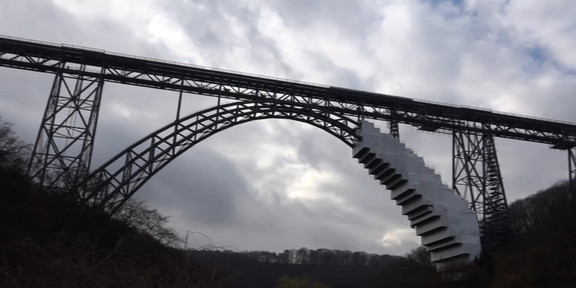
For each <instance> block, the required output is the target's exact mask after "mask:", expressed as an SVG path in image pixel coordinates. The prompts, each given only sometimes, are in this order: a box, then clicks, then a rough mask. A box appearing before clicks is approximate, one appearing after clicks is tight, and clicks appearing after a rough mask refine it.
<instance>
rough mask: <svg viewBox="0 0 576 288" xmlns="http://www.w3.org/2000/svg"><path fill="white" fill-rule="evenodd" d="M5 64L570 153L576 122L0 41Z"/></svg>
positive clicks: (70, 48)
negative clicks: (524, 143)
mask: <svg viewBox="0 0 576 288" xmlns="http://www.w3.org/2000/svg"><path fill="white" fill-rule="evenodd" d="M0 66H6V67H12V68H18V69H27V70H33V71H40V72H50V73H56V72H64V73H70V74H76V75H86V76H91V77H97V78H98V77H101V78H103V79H104V80H105V81H108V82H115V83H122V84H129V85H137V86H144V87H151V88H159V89H166V90H173V91H184V92H190V93H195V94H200V95H207V96H221V97H223V98H230V99H244V100H256V99H275V100H278V101H286V102H290V103H298V104H300V105H308V106H311V107H312V106H313V107H323V108H325V109H330V110H331V111H333V112H334V113H342V114H346V115H348V116H350V117H358V116H361V117H364V118H368V119H376V120H386V121H390V120H392V121H393V122H395V123H403V124H409V125H412V126H417V127H420V128H421V129H423V130H427V131H436V132H447V133H451V131H453V130H459V131H472V132H479V133H489V134H492V135H494V136H495V137H504V138H512V139H519V140H525V141H531V142H539V143H546V144H550V145H553V146H554V147H555V148H559V149H567V148H572V147H575V146H576V125H574V124H571V123H563V122H558V121H551V120H542V119H535V118H529V117H523V116H517V115H510V114H503V113H496V112H492V111H489V110H483V109H478V108H470V107H460V106H452V105H448V104H440V103H431V102H426V101H421V100H414V99H410V98H405V97H397V96H390V95H385V94H379V93H370V92H364V91H358V90H350V89H343V88H337V87H329V86H322V85H315V84H309V83H302V82H294V81H287V80H280V79H273V78H266V77H262V76H254V75H246V74H240V73H233V72H227V71H220V70H214V69H207V68H202V67H196V66H190V65H185V64H177V63H170V62H162V61H159V60H154V59H145V58H136V57H133V56H127V55H119V54H113V53H107V52H105V51H102V50H94V49H89V48H83V47H74V46H66V45H55V44H50V43H42V42H33V41H30V40H19V39H14V38H6V37H4V38H1V37H0Z"/></svg>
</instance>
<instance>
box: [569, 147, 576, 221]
mask: <svg viewBox="0 0 576 288" xmlns="http://www.w3.org/2000/svg"><path fill="white" fill-rule="evenodd" d="M575 150H576V148H569V149H568V180H569V181H570V191H571V192H572V194H571V196H572V213H574V215H576V153H575V152H576V151H575Z"/></svg>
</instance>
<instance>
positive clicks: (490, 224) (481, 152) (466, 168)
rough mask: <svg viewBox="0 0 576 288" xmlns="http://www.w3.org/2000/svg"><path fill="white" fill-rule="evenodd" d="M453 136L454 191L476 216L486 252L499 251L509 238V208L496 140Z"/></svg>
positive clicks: (467, 134) (457, 133) (460, 133)
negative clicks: (465, 201)
mask: <svg viewBox="0 0 576 288" xmlns="http://www.w3.org/2000/svg"><path fill="white" fill-rule="evenodd" d="M452 136H453V143H452V153H453V155H452V156H453V158H452V188H453V189H454V191H456V192H457V193H458V194H460V195H461V196H462V197H463V198H464V199H466V200H467V201H468V203H469V205H470V209H471V210H473V211H475V212H476V214H477V216H478V222H479V224H480V232H481V237H482V247H483V249H484V250H485V251H487V252H488V251H491V250H494V249H497V248H498V247H499V246H500V245H502V243H503V242H504V240H505V238H506V236H507V221H508V220H507V219H508V218H507V215H508V212H507V211H508V204H507V202H506V194H505V191H504V183H503V181H502V175H501V173H500V165H499V163H498V156H497V153H496V146H495V144H494V137H493V135H491V134H488V133H481V134H480V133H475V132H471V131H458V130H454V131H453V133H452Z"/></svg>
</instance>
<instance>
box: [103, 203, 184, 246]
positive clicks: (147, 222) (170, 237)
mask: <svg viewBox="0 0 576 288" xmlns="http://www.w3.org/2000/svg"><path fill="white" fill-rule="evenodd" d="M114 218H116V219H118V220H120V221H122V222H124V223H125V224H127V225H129V226H131V227H134V228H136V229H137V230H138V231H140V232H142V233H146V234H148V235H150V236H152V237H154V238H155V239H156V240H158V241H160V242H161V243H162V244H165V245H169V246H177V245H180V244H181V243H182V240H181V239H180V238H179V237H178V236H177V235H176V232H175V231H174V229H172V228H170V227H167V225H168V218H169V217H168V216H162V215H161V214H160V212H158V210H156V209H152V208H150V207H148V206H147V205H146V204H144V202H143V201H138V200H133V199H130V200H128V201H127V202H126V203H125V204H124V205H123V206H122V208H121V209H120V210H119V211H118V212H117V213H116V214H115V215H114Z"/></svg>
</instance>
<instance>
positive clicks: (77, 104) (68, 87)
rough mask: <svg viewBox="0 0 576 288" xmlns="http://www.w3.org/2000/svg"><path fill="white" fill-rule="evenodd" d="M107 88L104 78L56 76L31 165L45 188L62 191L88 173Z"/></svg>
mask: <svg viewBox="0 0 576 288" xmlns="http://www.w3.org/2000/svg"><path fill="white" fill-rule="evenodd" d="M81 69H82V70H83V71H85V69H86V67H85V66H82V67H81ZM80 74H82V73H80ZM103 85H104V81H103V79H102V78H101V77H92V76H82V75H72V74H66V73H64V72H62V71H60V72H58V73H57V74H56V76H55V78H54V82H53V85H52V90H51V91H50V97H49V98H48V103H47V105H46V110H45V112H44V116H43V118H42V123H41V124H40V129H39V130H38V136H37V138H36V143H35V144H34V150H33V152H32V157H31V159H30V164H29V166H28V175H29V176H30V177H32V179H33V180H34V181H35V182H37V183H38V184H40V185H41V186H42V187H45V188H48V189H51V190H62V189H65V188H66V187H71V186H72V185H74V184H76V183H77V182H78V181H79V180H80V179H81V177H83V176H84V175H85V174H86V173H87V172H88V169H89V167H90V160H91V158H92V149H93V146H94V137H95V135H96V124H97V120H98V110H99V108H100V101H101V98H102V88H103Z"/></svg>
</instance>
